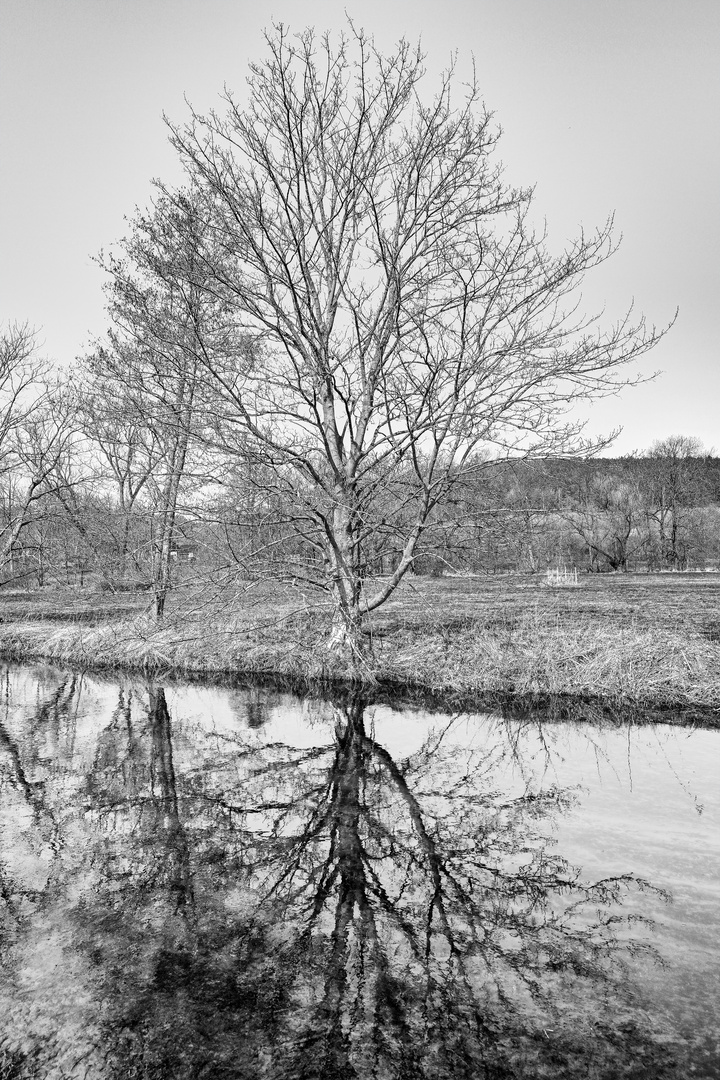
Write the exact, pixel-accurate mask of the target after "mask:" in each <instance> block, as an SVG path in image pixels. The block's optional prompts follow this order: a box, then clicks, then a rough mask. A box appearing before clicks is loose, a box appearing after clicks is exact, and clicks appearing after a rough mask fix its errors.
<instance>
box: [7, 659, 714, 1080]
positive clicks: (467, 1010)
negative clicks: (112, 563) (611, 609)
mask: <svg viewBox="0 0 720 1080" xmlns="http://www.w3.org/2000/svg"><path fill="white" fill-rule="evenodd" d="M2 679H3V681H2V701H1V702H0V1080H10V1078H13V1080H22V1078H25V1077H28V1078H29V1077H43V1078H51V1080H55V1078H57V1080H62V1078H71V1077H73V1078H74V1077H87V1078H88V1080H91V1078H96V1077H97V1078H103V1080H105V1078H118V1080H120V1078H122V1080H129V1078H173V1080H185V1078H188V1080H189V1078H191V1077H193V1078H194V1077H211V1078H220V1080H224V1078H248V1080H254V1078H273V1080H275V1078H278V1080H291V1078H292V1080H296V1078H318V1080H319V1078H321V1077H322V1078H330V1080H332V1078H334V1077H343V1078H345V1077H358V1078H365V1077H368V1078H369V1077H377V1078H385V1077H388V1078H391V1077H398V1078H403V1080H405V1078H408V1080H410V1078H414V1077H423V1078H424V1077H427V1078H431V1077H432V1078H433V1080H435V1078H443V1077H473V1078H475V1077H493V1078H498V1080H500V1078H509V1077H515V1078H525V1077H548V1078H550V1077H552V1078H557V1077H577V1078H585V1077H597V1078H603V1077H607V1078H614V1077H619V1076H623V1077H648V1078H650V1077H652V1078H653V1080H655V1078H657V1077H664V1076H667V1077H678V1078H679V1077H686V1076H688V1075H692V1076H698V1077H713V1076H718V1075H720V1065H719V1060H720V1059H719V1048H718V1033H719V1032H720V903H719V901H720V881H719V876H720V875H719V866H720V784H718V779H719V778H720V777H719V763H720V731H718V730H707V729H702V728H688V727H682V726H672V725H661V724H657V723H651V724H641V723H637V722H632V723H631V722H622V721H618V720H615V721H614V722H609V721H608V720H607V719H603V718H602V717H601V716H600V715H598V717H597V718H596V719H595V720H593V719H590V720H585V722H583V723H579V722H575V721H572V722H571V721H569V720H566V721H557V720H549V719H547V717H546V716H545V717H544V716H542V715H539V714H538V715H533V714H532V713H527V714H526V715H524V716H522V717H520V718H513V717H511V716H502V715H499V714H497V715H495V714H490V713H485V714H477V715H473V714H469V713H462V714H454V715H445V714H442V713H439V712H429V711H427V710H424V709H421V708H418V707H414V706H411V705H407V704H406V705H404V706H399V705H395V706H392V705H389V704H383V703H378V702H376V703H374V704H369V703H368V702H367V701H365V700H363V698H362V696H361V695H359V694H357V693H356V694H353V693H349V692H345V693H344V694H343V693H339V692H338V694H337V695H335V697H334V699H333V700H323V699H320V698H315V697H305V698H302V697H296V696H293V695H292V694H288V693H282V692H279V691H274V690H271V689H267V688H261V687H249V688H239V687H208V686H202V685H193V684H189V683H180V682H165V684H164V685H163V684H161V683H160V682H157V681H155V682H152V681H147V680H146V681H143V680H139V679H133V678H114V679H113V678H109V677H108V678H106V677H101V676H96V675H92V676H90V675H87V674H78V673H73V672H64V671H60V670H57V669H55V668H51V667H47V666H39V665H38V666H19V665H10V666H5V667H4V668H3V671H2Z"/></svg>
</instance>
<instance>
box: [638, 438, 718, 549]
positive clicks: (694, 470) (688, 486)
mask: <svg viewBox="0 0 720 1080" xmlns="http://www.w3.org/2000/svg"><path fill="white" fill-rule="evenodd" d="M645 456H646V458H647V459H648V468H647V473H646V475H647V477H648V479H647V483H646V488H647V500H648V517H649V519H650V520H651V521H652V522H654V524H655V526H656V529H657V545H658V554H659V562H660V566H661V567H662V568H664V569H671V570H678V569H681V568H682V566H683V564H684V563H685V562H686V559H687V536H686V535H685V534H686V531H687V528H688V526H690V525H691V524H692V519H693V515H692V510H693V508H694V507H697V506H698V505H701V504H702V502H703V496H704V495H706V494H707V492H705V491H703V483H704V482H705V483H706V482H707V481H706V477H705V475H704V470H703V459H704V458H705V456H706V455H705V451H704V449H703V445H702V443H701V441H700V440H699V439H696V438H694V437H691V436H688V435H670V436H668V438H666V439H658V440H656V441H655V442H654V443H653V444H652V446H651V447H650V449H649V450H648V451H647V453H646V455H645Z"/></svg>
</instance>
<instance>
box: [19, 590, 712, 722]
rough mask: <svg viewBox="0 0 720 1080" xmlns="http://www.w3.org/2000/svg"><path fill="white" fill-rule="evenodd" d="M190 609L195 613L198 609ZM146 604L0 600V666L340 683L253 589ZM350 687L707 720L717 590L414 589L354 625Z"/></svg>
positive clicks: (306, 605)
mask: <svg viewBox="0 0 720 1080" xmlns="http://www.w3.org/2000/svg"><path fill="white" fill-rule="evenodd" d="M201 600H202V602H201ZM146 604H147V597H145V596H142V595H141V596H130V597H128V596H127V595H126V596H123V597H122V598H120V599H119V600H118V599H116V598H112V597H108V596H106V595H105V596H98V595H93V594H91V593H88V594H87V595H83V594H82V593H81V592H72V593H71V592H69V591H68V592H62V591H53V590H48V589H45V590H40V591H38V592H37V593H31V594H24V595H21V594H12V593H6V594H0V620H2V621H0V652H2V654H4V655H5V656H6V657H14V658H29V657H42V658H45V659H48V660H51V661H54V662H57V663H72V664H80V665H84V666H93V667H120V668H124V669H127V670H144V671H176V672H184V673H188V674H191V673H203V674H206V673H236V674H247V675H262V676H269V675H279V676H282V677H286V678H290V679H295V680H301V681H305V682H307V681H311V680H334V679H342V678H343V677H345V676H346V675H347V671H346V670H345V669H344V668H343V667H342V666H341V665H340V664H338V663H337V662H336V661H334V660H333V659H332V658H331V657H329V656H328V654H327V652H326V651H325V650H324V649H323V647H322V646H323V642H324V641H325V639H326V635H327V631H328V612H327V610H326V609H325V608H323V607H322V606H318V605H316V604H311V603H310V602H309V600H308V598H306V597H304V596H303V595H301V594H300V593H299V592H297V591H296V590H285V589H281V588H280V587H279V586H274V587H273V586H270V585H267V584H264V585H258V586H257V587H255V588H253V589H251V590H249V591H248V592H246V593H244V594H242V595H240V596H236V597H230V596H228V595H227V594H223V595H218V596H215V597H210V596H208V595H206V594H205V595H203V596H202V598H200V597H198V596H195V595H193V594H192V592H188V593H185V594H179V595H178V596H177V597H176V598H175V601H174V604H173V606H172V608H171V610H170V612H169V614H168V617H167V619H166V622H165V624H164V625H163V626H162V627H157V626H155V625H154V623H153V621H152V619H151V618H150V616H149V614H148V613H147V612H146V611H144V610H143V609H144V607H145V606H146ZM368 634H369V646H370V648H369V652H368V659H367V664H366V666H365V668H364V670H363V672H362V677H363V679H364V680H366V681H368V682H373V681H377V680H380V681H382V682H383V684H386V685H397V686H404V687H417V688H419V689H424V690H429V691H432V692H434V693H436V694H439V695H455V696H456V697H458V698H462V699H463V700H468V699H472V697H473V696H475V695H477V696H478V698H479V697H480V696H482V695H484V694H493V693H513V694H520V695H527V694H539V695H546V694H563V695H572V696H582V697H596V698H601V699H604V700H611V701H614V702H617V703H620V702H633V703H645V704H652V705H655V706H667V707H675V708H685V709H687V708H690V709H692V708H702V709H705V710H708V709H709V710H718V714H719V715H720V575H711V574H677V575H670V574H665V575H627V576H626V575H613V576H609V575H605V576H595V577H586V578H581V579H580V581H579V584H578V585H577V586H576V587H572V586H567V587H548V586H547V585H546V584H545V583H544V580H542V579H538V578H532V577H520V576H518V577H513V578H508V577H498V578H442V579H431V578H417V579H411V580H409V581H407V582H406V583H405V584H404V585H403V586H402V587H401V589H400V590H399V591H398V592H397V594H396V595H395V596H394V597H393V599H392V600H391V601H390V602H389V603H388V604H387V605H386V606H385V607H384V608H383V609H381V611H380V612H378V613H376V615H375V616H374V617H373V618H372V619H371V620H370V621H369V622H368Z"/></svg>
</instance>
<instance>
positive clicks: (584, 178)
mask: <svg viewBox="0 0 720 1080" xmlns="http://www.w3.org/2000/svg"><path fill="white" fill-rule="evenodd" d="M343 11H347V13H348V14H349V15H350V17H351V18H352V19H353V20H354V21H355V23H356V24H357V25H359V26H362V27H364V28H365V30H366V31H368V32H369V33H372V34H374V36H375V38H376V41H377V43H378V44H379V45H380V46H383V45H385V46H387V47H388V48H390V47H391V46H392V44H393V43H394V42H395V41H396V40H397V39H398V38H399V37H401V36H405V37H406V38H408V39H410V40H411V41H415V40H416V39H417V38H421V40H422V43H423V47H424V49H425V51H426V53H427V61H426V63H427V67H428V72H429V76H431V75H432V74H433V73H437V72H439V71H440V70H441V69H442V68H443V67H445V66H446V64H447V62H448V60H449V58H450V56H451V55H452V53H453V52H455V51H457V53H458V63H459V66H460V69H461V70H465V71H468V70H469V65H470V64H471V62H472V58H473V57H474V58H475V64H476V69H477V74H478V81H479V83H480V86H481V90H482V94H483V96H484V98H485V101H486V103H487V105H488V106H489V107H490V108H491V109H493V110H494V111H495V113H496V116H497V119H498V121H499V122H500V124H501V125H502V127H503V129H504V135H503V138H502V140H501V149H500V156H501V158H502V160H503V161H504V162H505V165H506V171H507V178H508V179H509V180H511V181H512V182H514V183H517V184H521V185H527V184H535V185H536V204H537V208H538V211H539V213H540V214H541V215H543V216H545V217H546V219H547V222H548V228H549V232H550V236H551V237H552V240H553V246H558V245H560V244H562V243H563V242H564V241H565V240H566V239H567V238H568V237H570V236H572V235H573V234H574V233H575V232H576V231H577V229H578V227H579V226H580V225H583V226H584V227H585V228H586V229H589V228H592V227H593V226H594V225H597V224H600V223H602V222H603V221H604V220H605V218H606V217H607V216H608V215H609V214H610V213H613V212H614V213H615V220H616V225H617V229H618V231H619V232H621V233H622V236H623V240H622V245H621V248H620V251H619V252H618V253H617V254H616V255H615V256H614V257H613V259H612V260H611V261H610V262H609V263H608V264H607V265H606V266H604V267H603V268H602V269H601V270H599V271H597V272H596V273H595V275H594V277H593V278H589V279H588V282H587V288H586V290H585V298H586V302H587V305H588V307H590V308H593V309H594V308H597V307H605V309H606V311H607V317H608V319H610V318H613V317H617V316H619V315H621V314H622V313H623V312H624V310H625V308H626V307H627V306H628V304H629V303H630V302H631V301H634V303H635V305H636V308H637V309H638V310H642V311H644V312H645V314H646V315H647V317H648V318H649V320H650V321H652V322H656V323H659V324H663V323H666V322H668V321H669V320H670V319H671V318H672V316H673V314H674V311H675V309H676V308H679V316H678V319H677V323H676V325H675V326H674V328H673V329H672V331H671V332H670V334H669V335H668V336H667V338H666V339H665V340H664V341H663V342H662V343H661V345H660V346H659V347H658V348H657V350H656V351H655V352H654V353H651V354H650V355H649V356H648V357H646V358H645V359H644V360H643V362H642V363H643V366H642V369H641V370H642V372H644V373H647V374H651V373H652V372H653V371H655V370H658V369H659V370H661V372H662V373H661V374H660V376H659V377H658V379H657V380H656V381H655V382H653V383H650V384H646V385H644V386H642V387H639V388H636V389H633V390H627V391H626V392H624V393H623V394H622V395H621V396H620V397H619V398H615V399H610V400H609V401H607V402H604V403H600V404H597V405H594V406H593V407H592V410H591V412H590V414H589V421H590V423H589V430H590V432H592V433H598V432H602V431H607V430H609V429H611V428H613V427H615V426H618V425H622V426H623V428H624V431H623V433H622V435H621V436H620V437H619V439H618V440H617V442H616V444H615V452H616V453H625V452H630V451H632V450H633V449H642V448H644V447H647V446H649V445H650V443H651V442H652V441H653V440H654V439H658V438H662V437H664V436H666V435H670V434H686V435H696V436H698V437H699V438H700V439H701V440H702V441H703V442H704V444H705V445H706V447H708V448H710V447H714V448H715V449H716V450H717V452H719V453H720V427H719V425H718V420H717V417H718V404H719V403H720V363H719V362H718V360H719V356H718V314H719V308H720V257H719V253H720V122H719V120H718V116H719V114H720V0H682V2H681V0H468V2H463V0H444V2H441V0H345V3H342V2H334V0H333V2H330V0H307V2H297V0H296V2H291V0H275V2H271V3H266V4H263V3H258V2H257V0H254V2H249V0H0V321H2V322H7V321H9V320H10V321H25V320H28V321H29V322H31V323H32V324H34V325H35V326H37V327H38V329H40V331H41V336H42V340H43V342H44V351H45V353H46V354H47V355H48V356H51V357H53V358H55V359H57V360H59V361H61V362H62V363H68V362H71V361H72V360H73V359H74V358H75V357H76V356H78V355H80V354H81V353H82V352H83V351H84V350H85V348H86V347H87V344H88V342H89V341H90V340H91V339H92V337H93V336H98V335H100V334H102V332H103V330H104V328H105V325H106V324H105V317H104V312H103V296H102V291H101V284H102V274H101V272H100V271H99V270H98V268H97V267H96V266H95V265H94V263H93V261H92V256H93V255H95V254H97V252H98V251H99V250H100V249H101V248H103V247H108V246H110V245H112V243H113V242H114V241H116V240H117V239H119V238H120V237H121V236H122V235H123V233H124V230H125V224H124V217H125V216H126V215H131V214H132V212H133V210H134V208H135V207H136V206H140V207H144V206H146V205H147V203H148V201H149V199H150V196H151V185H150V181H151V180H152V178H153V177H161V178H162V179H163V180H165V181H168V182H170V183H172V182H174V181H179V180H180V178H181V177H180V172H179V169H178V165H177V163H176V160H175V157H174V152H173V151H172V149H171V148H170V147H169V145H168V143H167V132H166V128H165V125H164V123H163V119H162V115H163V113H166V114H167V115H168V116H169V117H171V118H172V119H173V120H174V121H181V120H183V119H184V118H185V117H186V116H187V115H188V111H187V106H186V104H185V101H184V98H185V97H187V99H188V100H189V101H191V102H192V103H193V105H194V106H195V107H196V108H198V109H200V110H203V109H207V108H208V107H211V106H212V105H214V104H218V95H219V94H220V93H221V91H222V88H223V85H224V84H226V85H227V86H228V88H230V89H232V90H233V91H234V92H235V94H236V95H237V96H238V98H242V95H243V94H244V92H245V75H246V70H247V64H248V61H249V60H251V59H253V58H261V57H262V56H263V54H264V50H265V45H264V42H263V37H262V31H263V28H264V27H266V26H268V25H269V24H270V22H271V20H272V19H275V20H276V21H277V20H280V21H282V22H285V23H287V24H288V26H289V27H290V28H291V29H296V30H301V29H303V28H304V27H305V26H308V25H312V26H315V28H316V29H317V30H318V31H322V30H325V29H330V30H336V29H339V28H341V27H342V25H343V20H344V15H343Z"/></svg>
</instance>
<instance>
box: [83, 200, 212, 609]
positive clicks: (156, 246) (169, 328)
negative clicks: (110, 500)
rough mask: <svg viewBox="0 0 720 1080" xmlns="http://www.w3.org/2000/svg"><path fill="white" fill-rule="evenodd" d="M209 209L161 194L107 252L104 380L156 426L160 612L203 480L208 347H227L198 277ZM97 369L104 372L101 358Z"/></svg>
mask: <svg viewBox="0 0 720 1080" xmlns="http://www.w3.org/2000/svg"><path fill="white" fill-rule="evenodd" d="M204 209H205V208H204V207H203V205H202V203H201V202H198V201H197V200H193V198H192V196H189V195H187V194H181V195H179V196H176V197H175V199H174V201H172V202H170V201H168V200H167V199H162V198H161V199H160V200H159V201H158V204H157V205H156V206H155V207H153V208H152V210H151V211H150V212H149V213H147V214H138V215H137V216H136V218H135V219H134V220H133V222H132V223H131V224H132V229H131V232H130V234H129V236H128V237H127V238H125V239H124V240H123V241H122V243H121V244H120V256H119V257H113V256H109V257H104V258H101V263H102V265H103V267H104V268H105V269H106V270H107V272H108V273H109V275H110V280H109V283H108V286H107V296H108V312H109V315H110V317H111V319H112V323H113V327H112V329H111V331H110V335H109V338H110V347H109V348H104V349H102V350H101V353H100V356H101V363H100V365H99V367H100V368H101V370H102V380H103V381H104V383H105V384H109V383H112V384H113V385H114V386H115V387H116V388H117V389H118V391H119V394H120V396H121V398H122V399H123V401H124V402H125V407H124V411H125V415H126V418H127V417H131V418H133V420H137V418H138V417H140V418H141V423H142V426H143V428H144V429H145V432H146V433H149V438H148V437H147V434H146V437H145V440H144V441H145V445H146V449H145V458H146V460H147V462H148V464H149V463H150V457H152V458H153V461H152V465H151V467H149V469H148V470H147V473H146V475H145V479H144V481H143V486H144V488H145V491H146V492H147V493H148V494H149V496H150V503H151V508H152V552H153V559H152V561H153V571H152V577H153V587H154V596H155V612H156V616H157V618H158V619H161V618H162V617H163V613H164V610H165V603H166V599H167V594H168V591H169V588H170V584H171V566H172V551H173V544H174V540H175V531H176V524H177V515H178V508H179V505H180V498H181V490H182V488H183V486H185V487H186V488H187V487H189V488H190V489H191V491H192V489H197V488H198V487H201V486H202V469H201V468H200V466H199V459H198V455H197V449H198V447H199V446H200V445H201V444H200V443H199V441H198V440H197V439H193V436H194V435H195V434H196V429H197V428H198V425H200V424H201V419H200V416H201V401H202V398H203V387H202V382H201V378H200V374H201V371H202V369H201V367H200V365H199V355H200V354H201V353H202V354H207V353H208V351H210V350H212V352H213V354H215V353H216V352H217V351H218V350H219V349H221V348H222V349H226V348H227V347H228V344H227V340H226V338H225V336H224V332H225V326H224V322H223V318H222V313H223V310H224V309H223V308H222V306H221V305H219V304H218V302H217V300H216V299H215V298H214V297H213V296H212V295H211V294H210V292H209V291H208V290H207V289H202V288H201V287H200V286H199V285H198V279H200V280H201V278H202V268H201V267H200V266H198V265H196V262H197V250H198V247H199V245H200V243H201V237H202V234H203V230H204V228H205V221H204V218H203V213H204ZM95 369H96V375H97V369H98V364H97V363H96V364H95ZM150 444H152V452H151V454H150V457H148V451H147V447H148V446H150ZM193 450H195V454H194V455H193V453H192V451H193ZM113 468H114V466H113ZM198 469H200V471H198Z"/></svg>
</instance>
